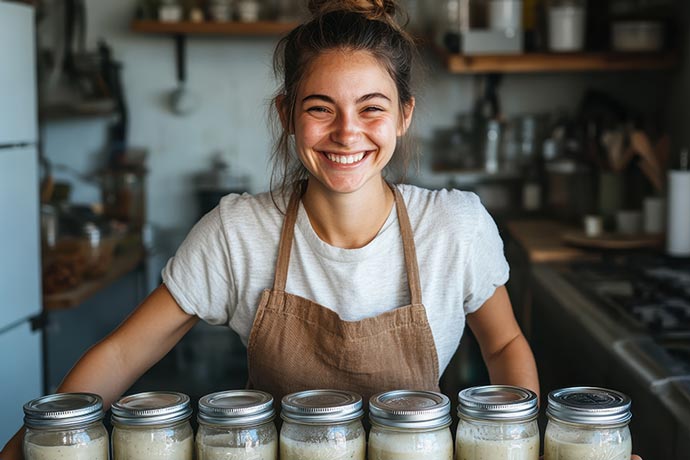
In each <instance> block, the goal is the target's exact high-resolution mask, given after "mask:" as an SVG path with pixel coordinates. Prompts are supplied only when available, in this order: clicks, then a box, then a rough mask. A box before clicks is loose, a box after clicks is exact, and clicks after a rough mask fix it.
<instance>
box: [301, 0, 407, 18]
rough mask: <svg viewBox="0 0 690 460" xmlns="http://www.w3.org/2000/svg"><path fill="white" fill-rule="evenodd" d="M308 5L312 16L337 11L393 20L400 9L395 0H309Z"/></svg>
mask: <svg viewBox="0 0 690 460" xmlns="http://www.w3.org/2000/svg"><path fill="white" fill-rule="evenodd" d="M308 7H309V11H310V12H311V14H312V16H314V17H319V16H322V15H324V14H328V13H333V12H336V11H337V12H343V13H359V14H361V15H363V16H365V17H366V18H367V19H378V20H387V21H391V20H393V18H395V14H396V13H397V12H398V10H399V9H400V8H399V7H398V4H397V2H396V1H395V0H309V5H308Z"/></svg>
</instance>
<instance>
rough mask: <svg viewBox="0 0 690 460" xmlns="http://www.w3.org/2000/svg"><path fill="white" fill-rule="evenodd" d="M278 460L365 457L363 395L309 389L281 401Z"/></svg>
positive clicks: (358, 459) (359, 458)
mask: <svg viewBox="0 0 690 460" xmlns="http://www.w3.org/2000/svg"><path fill="white" fill-rule="evenodd" d="M282 408H283V410H282V412H281V417H282V419H283V421H284V423H283V426H282V427H281V430H280V459H281V460H302V459H309V460H332V459H335V458H342V459H345V458H346V459H348V460H350V459H352V460H364V458H365V455H366V434H365V432H364V427H363V426H362V416H363V415H364V410H363V409H362V397H361V396H360V395H358V394H356V393H353V392H349V391H339V390H309V391H301V392H297V393H292V394H289V395H287V396H285V397H284V398H283V400H282Z"/></svg>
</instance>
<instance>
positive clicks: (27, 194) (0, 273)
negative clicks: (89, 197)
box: [0, 0, 43, 447]
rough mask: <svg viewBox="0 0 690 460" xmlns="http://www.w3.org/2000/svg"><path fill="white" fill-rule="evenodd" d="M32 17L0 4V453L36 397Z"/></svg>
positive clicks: (39, 385) (19, 7)
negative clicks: (30, 402) (28, 405)
mask: <svg viewBox="0 0 690 460" xmlns="http://www.w3.org/2000/svg"><path fill="white" fill-rule="evenodd" d="M34 14H35V13H34V9H33V7H30V6H27V5H25V4H18V3H10V2H6V1H2V0H0V447H1V446H2V445H4V444H5V442H6V441H7V440H8V439H9V437H10V435H12V434H13V433H14V432H15V431H16V430H17V428H19V426H20V425H21V423H22V417H23V412H22V405H23V404H24V403H25V402H27V401H29V400H30V399H33V398H36V397H38V396H41V394H42V391H43V369H42V367H43V365H42V333H41V331H40V330H36V328H35V327H34V325H35V323H37V321H36V319H37V318H38V317H39V316H40V314H41V246H40V244H41V243H40V238H41V235H40V214H39V212H40V211H39V192H38V188H39V178H38V174H39V173H38V150H37V137H38V120H37V119H38V116H37V96H36V92H37V91H36V57H35V33H34V29H35V24H34Z"/></svg>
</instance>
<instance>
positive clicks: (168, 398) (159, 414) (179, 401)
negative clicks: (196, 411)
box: [111, 391, 194, 460]
mask: <svg viewBox="0 0 690 460" xmlns="http://www.w3.org/2000/svg"><path fill="white" fill-rule="evenodd" d="M111 410H112V413H113V416H112V422H113V435H112V438H113V439H112V442H113V460H192V455H193V450H194V436H193V435H194V433H193V431H192V426H191V424H190V423H189V418H190V416H191V415H192V408H191V406H190V403H189V396H187V395H185V394H182V393H175V392H167V391H152V392H147V393H139V394H135V395H131V396H125V397H123V398H121V399H120V400H119V401H118V402H116V403H115V404H113V407H112V409H111Z"/></svg>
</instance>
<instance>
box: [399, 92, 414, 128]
mask: <svg viewBox="0 0 690 460" xmlns="http://www.w3.org/2000/svg"><path fill="white" fill-rule="evenodd" d="M414 104H415V100H414V98H413V97H412V98H410V100H409V102H407V103H406V104H403V107H402V112H403V113H402V114H401V117H400V127H399V128H398V137H400V136H402V135H404V134H405V133H406V132H407V129H408V128H409V127H410V123H412V114H413V113H414Z"/></svg>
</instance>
